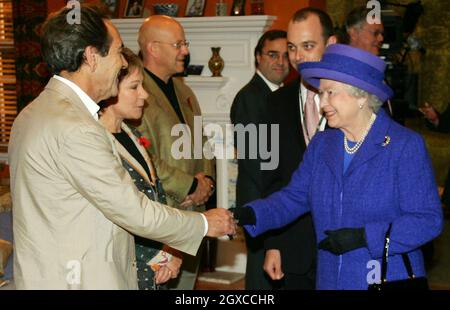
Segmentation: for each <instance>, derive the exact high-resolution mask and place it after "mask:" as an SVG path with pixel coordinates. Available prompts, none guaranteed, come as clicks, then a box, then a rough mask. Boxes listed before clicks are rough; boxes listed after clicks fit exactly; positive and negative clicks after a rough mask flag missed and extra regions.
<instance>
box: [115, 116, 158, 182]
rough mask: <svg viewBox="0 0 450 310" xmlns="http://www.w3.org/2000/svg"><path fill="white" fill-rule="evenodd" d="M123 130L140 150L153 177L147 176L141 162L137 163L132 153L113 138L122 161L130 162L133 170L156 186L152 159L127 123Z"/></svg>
mask: <svg viewBox="0 0 450 310" xmlns="http://www.w3.org/2000/svg"><path fill="white" fill-rule="evenodd" d="M121 128H122V130H123V131H125V132H126V134H127V135H128V136H129V137H130V138H131V140H132V141H133V143H134V145H135V146H136V147H137V149H138V150H139V153H141V155H142V156H143V157H144V160H145V162H146V163H147V165H148V167H149V170H150V174H152V176H148V175H147V173H146V171H145V169H144V167H142V165H141V164H140V163H139V161H137V160H136V159H135V158H134V157H133V156H131V155H130V153H129V152H128V151H127V150H126V149H125V148H124V147H123V145H122V144H121V143H120V142H119V141H117V139H116V138H115V137H114V136H113V137H114V143H115V145H116V148H117V151H118V152H119V154H120V158H121V159H122V160H125V161H126V162H128V163H129V164H130V166H131V167H133V169H134V170H135V171H136V172H137V173H139V174H140V175H141V176H142V177H143V178H144V179H145V181H147V182H148V183H150V184H152V185H154V182H153V181H154V180H155V178H154V177H155V170H154V168H153V165H152V162H151V160H150V158H149V157H148V155H147V152H146V150H145V149H144V147H143V146H142V145H140V144H139V142H138V139H137V137H136V136H135V135H134V134H133V132H132V131H131V129H130V128H129V127H128V126H127V125H126V124H125V123H123V122H122V125H121ZM150 178H152V180H150Z"/></svg>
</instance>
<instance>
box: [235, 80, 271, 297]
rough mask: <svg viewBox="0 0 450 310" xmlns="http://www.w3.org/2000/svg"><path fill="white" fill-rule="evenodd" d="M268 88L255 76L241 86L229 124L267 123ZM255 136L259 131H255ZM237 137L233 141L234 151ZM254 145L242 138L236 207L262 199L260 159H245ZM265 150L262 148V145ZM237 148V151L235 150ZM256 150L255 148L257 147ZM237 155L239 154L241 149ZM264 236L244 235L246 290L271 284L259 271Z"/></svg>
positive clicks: (266, 286)
mask: <svg viewBox="0 0 450 310" xmlns="http://www.w3.org/2000/svg"><path fill="white" fill-rule="evenodd" d="M271 92H272V91H271V90H270V88H269V86H267V84H266V83H265V82H264V80H263V79H262V78H261V77H260V76H259V75H258V74H255V75H254V76H253V78H252V79H251V80H250V82H249V83H248V84H247V85H245V86H244V87H243V88H242V89H241V90H240V91H239V92H238V93H237V95H236V97H235V98H234V100H233V105H232V106H231V111H230V118H231V122H232V123H233V125H236V124H242V125H244V126H247V125H251V126H252V124H254V125H255V126H256V127H257V128H258V126H259V125H260V124H267V121H266V120H267V96H268V95H269V94H270V93H271ZM256 132H257V133H259V130H257V131H256ZM237 138H238V137H237V135H236V133H235V137H234V141H235V147H236V148H237V146H238V145H237V141H238V140H237ZM251 143H258V139H257V138H255V137H253V138H251V139H250V137H249V136H248V135H247V136H246V137H245V152H246V156H245V158H246V159H238V177H237V184H236V206H237V207H242V206H243V205H244V204H246V203H248V202H250V201H253V200H255V199H259V198H262V197H263V182H262V171H261V166H260V164H261V158H259V152H258V153H257V155H258V156H257V158H256V159H249V157H248V156H249V154H248V150H249V146H250V144H251ZM263 147H266V146H263ZM237 149H238V148H237ZM257 149H258V150H259V145H258V148H257ZM238 152H243V148H242V146H240V147H239V149H238ZM267 235H268V233H266V234H263V235H261V236H258V237H256V238H252V237H250V236H248V235H247V233H246V238H245V241H246V245H247V266H246V272H245V287H246V289H271V288H272V284H271V283H270V281H269V278H268V276H267V274H266V273H265V272H264V270H263V264H264V258H265V250H264V240H265V238H266V237H267Z"/></svg>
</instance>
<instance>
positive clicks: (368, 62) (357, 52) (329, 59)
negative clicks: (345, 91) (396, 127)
mask: <svg viewBox="0 0 450 310" xmlns="http://www.w3.org/2000/svg"><path fill="white" fill-rule="evenodd" d="M385 67H386V63H385V62H384V61H383V60H381V59H380V58H378V57H376V56H375V55H372V54H370V53H368V52H366V51H363V50H361V49H358V48H354V47H351V46H348V45H343V44H332V45H330V46H329V47H328V48H327V50H326V51H325V54H324V56H323V58H322V60H321V61H318V62H304V63H302V64H300V65H299V72H300V74H301V76H302V78H303V80H305V81H306V82H307V83H308V84H310V85H312V86H313V87H315V88H319V85H320V79H329V80H334V81H338V82H342V83H345V84H349V85H352V86H355V87H358V88H360V89H362V90H365V91H367V92H369V93H371V94H373V95H375V96H377V97H378V98H379V99H380V100H381V101H382V102H384V101H386V100H388V99H389V98H391V97H392V96H393V94H394V92H393V91H392V89H391V88H390V87H389V86H388V85H386V83H385V82H384V81H383V77H384V69H385Z"/></svg>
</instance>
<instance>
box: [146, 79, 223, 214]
mask: <svg viewBox="0 0 450 310" xmlns="http://www.w3.org/2000/svg"><path fill="white" fill-rule="evenodd" d="M173 83H174V88H175V93H176V95H177V98H178V102H179V104H180V109H181V112H182V114H183V117H184V119H185V121H186V125H188V126H189V130H190V132H191V134H192V139H190V142H191V151H192V152H191V158H192V159H176V158H174V157H173V156H172V153H171V150H172V145H173V144H174V143H175V142H176V141H177V140H178V139H180V137H179V136H171V131H172V128H173V127H174V126H175V125H178V124H179V123H180V120H179V118H178V116H177V114H176V112H175V110H174V109H173V107H172V105H171V104H170V102H169V100H168V99H167V97H166V96H165V95H164V93H163V91H162V90H161V89H160V88H159V87H158V85H157V84H156V82H155V81H154V80H153V79H152V78H151V77H150V75H149V74H147V73H145V77H144V88H145V90H146V91H147V92H148V93H149V97H148V98H147V100H146V106H145V109H144V115H143V117H142V122H141V125H140V126H139V128H138V129H139V130H140V131H141V132H142V134H143V135H144V136H146V137H147V138H148V139H149V140H150V143H151V146H150V147H149V148H148V149H147V151H148V152H149V153H150V154H151V156H152V160H153V162H154V164H155V166H156V170H157V172H158V176H159V178H160V179H161V182H162V184H163V187H164V190H165V192H166V194H167V203H168V204H169V205H170V206H173V207H179V204H180V202H182V201H183V199H184V198H185V197H186V196H187V195H188V192H189V189H190V187H191V185H192V181H193V179H194V175H195V174H197V173H198V172H203V173H204V174H206V175H209V176H212V177H213V178H214V177H215V173H214V162H213V161H212V160H207V159H205V158H204V156H203V153H202V158H201V159H194V155H193V152H194V140H195V139H194V132H195V131H194V116H201V110H200V106H199V104H198V101H197V98H196V97H195V95H194V93H193V92H192V90H191V89H190V88H189V87H188V86H187V85H186V84H185V83H184V82H183V80H182V79H179V78H174V79H173ZM199 129H200V130H202V128H199ZM199 142H200V141H199ZM205 142H206V137H203V138H202V140H201V145H200V146H201V147H203V145H204V144H205ZM196 210H198V209H196ZM200 210H201V209H200Z"/></svg>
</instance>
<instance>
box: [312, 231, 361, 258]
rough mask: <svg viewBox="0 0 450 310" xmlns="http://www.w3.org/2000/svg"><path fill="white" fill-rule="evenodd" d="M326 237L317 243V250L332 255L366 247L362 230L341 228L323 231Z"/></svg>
mask: <svg viewBox="0 0 450 310" xmlns="http://www.w3.org/2000/svg"><path fill="white" fill-rule="evenodd" d="M325 234H326V235H327V236H328V237H326V238H325V239H323V240H322V241H320V243H319V249H322V250H326V251H330V252H331V253H333V254H334V255H341V254H344V253H345V252H348V251H352V250H354V249H358V248H362V247H366V246H367V242H366V233H365V230H364V228H341V229H336V230H325Z"/></svg>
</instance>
